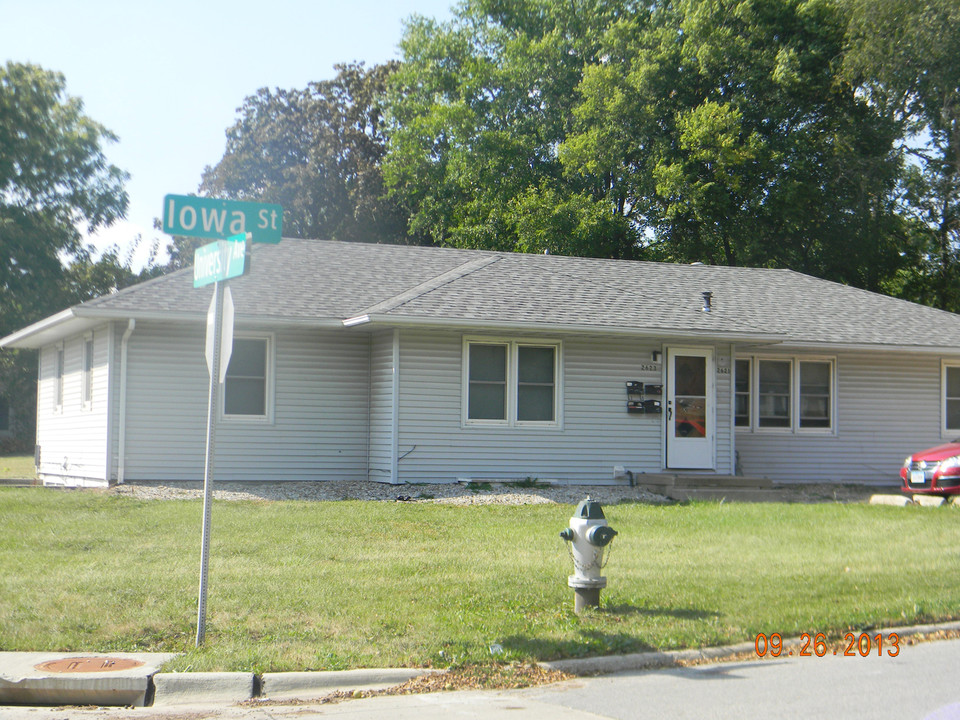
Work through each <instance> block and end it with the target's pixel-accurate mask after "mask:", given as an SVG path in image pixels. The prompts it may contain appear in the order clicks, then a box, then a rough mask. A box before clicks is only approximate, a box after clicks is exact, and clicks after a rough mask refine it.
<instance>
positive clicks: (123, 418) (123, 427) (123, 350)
mask: <svg viewBox="0 0 960 720" xmlns="http://www.w3.org/2000/svg"><path fill="white" fill-rule="evenodd" d="M136 327H137V321H136V320H134V319H133V318H130V320H129V322H128V323H127V329H126V330H124V331H123V337H122V338H121V339H120V422H119V425H120V427H119V429H118V432H117V484H118V485H123V471H124V465H125V464H126V463H125V461H126V456H127V345H128V343H129V341H130V336H131V335H133V331H134V329H135V328H136Z"/></svg>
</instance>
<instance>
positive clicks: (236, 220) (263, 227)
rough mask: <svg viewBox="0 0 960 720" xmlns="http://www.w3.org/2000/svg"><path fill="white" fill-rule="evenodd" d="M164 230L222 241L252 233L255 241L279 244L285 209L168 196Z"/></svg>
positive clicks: (268, 205)
mask: <svg viewBox="0 0 960 720" xmlns="http://www.w3.org/2000/svg"><path fill="white" fill-rule="evenodd" d="M163 231H164V232H165V233H167V234H169V235H187V236H189V237H201V238H214V239H221V240H222V239H224V238H227V237H230V236H231V235H237V234H239V233H252V234H253V242H258V243H278V242H280V236H281V233H282V231H283V206H281V205H271V204H268V203H249V202H237V201H235V200H217V199H215V198H201V197H193V196H190V195H167V196H166V197H165V198H164V199H163Z"/></svg>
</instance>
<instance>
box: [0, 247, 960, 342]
mask: <svg viewBox="0 0 960 720" xmlns="http://www.w3.org/2000/svg"><path fill="white" fill-rule="evenodd" d="M231 287H232V290H233V296H234V303H235V305H236V308H237V317H238V320H240V321H248V322H263V323H280V322H284V323H302V324H310V325H321V324H335V325H340V324H341V322H342V321H344V320H348V319H354V322H356V323H361V322H364V323H365V322H372V323H387V324H405V323H418V324H428V325H429V324H438V325H439V324H442V325H445V326H450V325H451V324H452V325H456V324H462V325H463V326H464V327H478V326H483V327H491V328H495V327H498V326H503V327H530V328H533V327H537V326H540V327H544V328H549V329H551V330H552V331H557V330H562V329H564V328H568V329H571V330H574V329H576V330H585V331H591V330H592V331H601V332H603V331H611V332H612V331H618V332H637V333H647V332H649V333H654V334H662V335H664V336H670V335H673V336H676V335H690V334H694V335H706V336H713V337H717V338H741V339H742V338H745V337H748V336H755V337H756V339H758V340H762V339H764V338H766V339H768V340H770V341H773V342H778V341H779V342H786V343H794V344H807V343H810V344H837V345H858V346H860V345H862V346H888V347H940V348H953V349H958V348H960V316H958V315H955V314H953V313H947V312H943V311H939V310H935V309H932V308H928V307H925V306H921V305H916V304H914V303H909V302H906V301H903V300H896V299H893V298H889V297H886V296H882V295H878V294H875V293H870V292H866V291H863V290H858V289H856V288H851V287H847V286H844V285H839V284H836V283H832V282H828V281H825V280H820V279H817V278H813V277H810V276H807V275H803V274H800V273H796V272H793V271H789V270H769V269H756V268H730V267H713V266H705V265H672V264H664V263H651V262H628V261H618V260H599V259H590V258H571V257H561V256H554V255H550V256H544V255H521V254H512V253H496V252H481V251H471V250H455V249H450V248H425V247H416V246H397V245H373V244H362V243H341V242H331V241H309V240H284V241H283V242H281V243H279V244H277V245H255V246H254V249H253V257H252V261H251V270H250V273H249V274H248V275H247V276H245V277H242V278H237V279H235V280H232V281H231ZM704 291H709V292H711V293H712V294H713V310H712V312H710V313H705V312H703V311H702V310H701V308H702V302H703V300H702V295H701V294H702V293H703V292H704ZM211 292H212V288H209V287H208V288H203V289H199V290H197V289H194V288H193V276H192V271H191V270H184V271H181V272H178V273H174V274H171V275H167V276H164V277H161V278H158V279H156V280H152V281H150V282H147V283H142V284H140V285H137V286H134V287H131V288H128V289H126V290H124V291H122V292H120V293H117V294H114V295H109V296H105V297H101V298H98V299H96V300H92V301H90V302H88V303H84V304H83V305H81V306H78V307H77V308H74V310H73V314H74V315H76V316H78V317H88V318H90V317H126V316H129V317H136V318H140V317H154V318H155V317H165V316H169V317H171V318H175V317H176V318H193V317H196V318H197V319H198V320H199V319H200V318H202V317H203V315H204V314H205V313H206V308H207V305H208V304H209V301H210V295H211ZM11 337H13V336H11Z"/></svg>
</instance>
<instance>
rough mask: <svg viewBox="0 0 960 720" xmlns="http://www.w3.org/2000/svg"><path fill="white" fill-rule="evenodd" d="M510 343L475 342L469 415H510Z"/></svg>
mask: <svg viewBox="0 0 960 720" xmlns="http://www.w3.org/2000/svg"><path fill="white" fill-rule="evenodd" d="M507 347H508V346H507V345H485V344H480V343H471V345H470V359H469V363H470V370H469V378H470V379H469V385H470V390H469V399H468V402H467V406H468V408H469V410H468V411H467V418H468V419H470V420H506V419H507Z"/></svg>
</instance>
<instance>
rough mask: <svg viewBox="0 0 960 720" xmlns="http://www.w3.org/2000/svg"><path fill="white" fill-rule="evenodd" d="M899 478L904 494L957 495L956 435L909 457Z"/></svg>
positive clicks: (959, 457) (959, 455)
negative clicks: (941, 443) (947, 440)
mask: <svg viewBox="0 0 960 720" xmlns="http://www.w3.org/2000/svg"><path fill="white" fill-rule="evenodd" d="M900 479H901V480H903V487H902V488H901V490H903V492H905V493H911V494H913V493H927V494H930V495H960V438H958V439H957V440H954V441H952V442H948V443H945V444H943V445H937V446H936V447H932V448H929V449H927V450H924V451H922V452H918V453H914V454H913V455H911V456H909V457H908V458H907V459H906V460H904V462H903V468H901V470H900Z"/></svg>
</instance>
